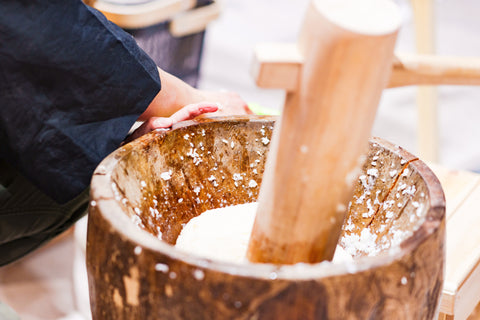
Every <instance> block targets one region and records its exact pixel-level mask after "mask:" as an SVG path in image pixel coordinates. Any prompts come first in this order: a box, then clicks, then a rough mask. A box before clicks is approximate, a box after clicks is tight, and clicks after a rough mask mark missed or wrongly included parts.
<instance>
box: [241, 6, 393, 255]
mask: <svg viewBox="0 0 480 320" xmlns="http://www.w3.org/2000/svg"><path fill="white" fill-rule="evenodd" d="M399 26H400V14H399V11H398V8H397V7H396V5H394V4H393V3H392V2H390V1H389V0H362V1H360V0H313V1H312V2H311V3H310V7H309V9H308V10H307V15H306V18H305V20H304V24H303V28H302V30H301V35H300V38H299V41H298V44H297V45H298V50H299V52H300V54H301V55H302V60H303V66H302V68H301V70H300V74H299V77H298V82H297V84H296V88H294V89H293V90H291V91H289V92H288V93H287V97H286V102H285V107H284V110H283V115H282V118H281V120H280V121H278V122H277V124H276V126H275V131H274V135H273V138H272V142H271V143H272V145H271V147H270V153H269V155H268V159H267V165H266V169H265V172H264V175H263V182H262V186H261V191H260V195H259V208H258V211H257V216H256V220H255V223H254V227H253V231H252V235H251V238H250V243H249V248H248V254H247V256H248V258H249V260H250V261H252V262H268V263H276V264H293V263H297V262H308V263H315V262H319V261H322V260H331V259H332V257H333V254H334V251H335V247H336V244H337V241H338V238H339V236H340V231H341V225H342V223H343V220H344V216H345V213H346V210H347V204H348V200H350V198H351V194H352V185H353V182H354V180H355V178H357V174H358V173H359V169H360V166H361V165H362V159H363V154H364V151H365V150H366V147H367V141H368V138H369V136H370V131H371V127H372V124H373V121H374V118H375V112H376V109H377V106H378V102H379V99H380V96H381V93H382V90H383V89H384V88H385V87H386V85H387V83H388V80H389V77H390V72H391V65H392V61H393V56H394V55H393V50H394V46H395V41H396V36H397V32H398V28H399Z"/></svg>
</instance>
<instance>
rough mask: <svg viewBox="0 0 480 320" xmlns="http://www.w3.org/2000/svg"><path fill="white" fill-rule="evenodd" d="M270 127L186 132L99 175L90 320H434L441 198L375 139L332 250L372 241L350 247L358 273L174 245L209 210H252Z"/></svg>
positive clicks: (393, 149)
mask: <svg viewBox="0 0 480 320" xmlns="http://www.w3.org/2000/svg"><path fill="white" fill-rule="evenodd" d="M273 125H274V119H273V118H266V117H258V116H251V117H234V118H218V119H203V120H201V121H200V122H193V121H191V122H186V123H182V124H180V125H178V126H176V127H175V128H174V129H173V130H172V131H169V132H152V133H150V134H148V135H145V136H143V137H141V138H140V139H138V140H136V141H134V142H132V143H130V144H128V145H125V146H123V147H122V148H120V149H118V150H117V151H115V152H114V153H113V154H111V155H110V156H108V157H107V158H106V159H105V160H104V161H103V162H102V163H101V164H100V165H99V166H98V168H97V169H96V171H95V173H94V176H93V179H92V184H91V205H90V212H89V225H88V240H87V269H88V278H89V286H90V300H91V307H92V315H93V319H94V320H100V319H101V320H108V319H115V320H122V319H125V320H131V319H140V320H143V319H433V318H434V317H435V316H436V315H437V311H438V302H439V298H440V295H441V288H442V283H443V268H444V235H445V221H444V214H445V200H444V196H443V192H442V189H441V186H440V184H439V182H438V180H437V178H436V177H435V176H434V175H433V173H432V172H431V171H430V169H429V168H428V167H427V166H426V165H425V164H424V163H423V162H422V161H420V160H418V159H417V158H415V157H414V156H412V155H411V154H409V153H408V152H406V151H405V150H403V149H402V148H400V147H398V146H394V145H392V144H390V143H388V142H386V141H383V140H381V139H372V140H371V141H370V145H369V152H368V156H367V161H366V164H365V166H364V167H363V169H362V171H363V174H362V175H361V176H360V179H359V180H358V181H357V182H356V184H355V190H354V197H353V198H352V202H351V206H350V208H349V211H348V214H347V218H346V223H345V224H344V227H343V234H342V237H341V239H340V244H341V245H342V244H346V243H348V242H350V241H351V240H352V239H354V238H355V237H357V236H358V237H359V238H362V239H363V240H369V239H370V241H361V242H358V241H357V242H356V243H363V244H364V247H363V248H361V247H359V246H357V249H358V250H355V257H356V258H355V260H354V262H345V263H341V264H332V263H330V262H323V263H319V264H298V265H284V266H275V265H272V264H245V265H238V264H231V263H222V262H217V261H211V260H208V259H204V258H201V257H197V256H194V255H188V254H186V253H184V252H182V251H180V250H178V249H175V248H174V247H173V246H172V245H173V244H174V243H175V241H176V238H177V236H178V234H179V232H180V231H181V229H182V226H183V225H184V224H185V223H187V222H188V221H189V220H190V219H191V218H193V217H195V216H197V215H199V214H200V213H202V212H203V211H205V210H207V209H212V208H218V207H223V206H227V205H234V204H240V203H245V202H252V201H255V200H256V199H257V196H258V191H259V190H258V189H259V187H258V186H259V185H260V184H261V180H262V174H263V170H264V165H265V159H266V153H267V151H268V148H269V139H270V137H271V132H272V128H273ZM252 181H254V182H255V183H253V182H252ZM326 223H328V222H326ZM372 235H375V236H376V238H375V236H372ZM372 239H373V240H372ZM347 250H352V248H350V249H348V248H347ZM369 253H370V254H372V256H368V254H369Z"/></svg>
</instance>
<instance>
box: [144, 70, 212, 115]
mask: <svg viewBox="0 0 480 320" xmlns="http://www.w3.org/2000/svg"><path fill="white" fill-rule="evenodd" d="M158 72H159V75H160V80H161V83H162V89H161V90H160V92H159V93H158V94H157V96H156V97H155V98H154V99H153V100H152V102H151V103H150V105H149V106H148V108H147V110H145V112H144V113H143V114H142V115H141V116H140V117H139V120H142V121H143V120H147V119H149V118H151V117H169V116H171V115H172V114H174V113H175V112H177V111H178V110H180V109H181V108H182V107H184V106H186V105H188V104H192V103H199V102H202V101H204V100H205V96H204V94H203V92H202V91H200V90H198V89H195V88H194V87H192V86H190V85H189V84H187V83H185V82H183V81H182V80H180V79H178V78H177V77H175V76H173V75H171V74H169V73H167V72H165V71H163V70H162V69H160V68H158Z"/></svg>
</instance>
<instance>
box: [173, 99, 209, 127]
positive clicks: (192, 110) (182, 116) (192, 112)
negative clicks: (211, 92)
mask: <svg viewBox="0 0 480 320" xmlns="http://www.w3.org/2000/svg"><path fill="white" fill-rule="evenodd" d="M217 110H218V105H217V104H214V103H209V102H202V103H194V104H189V105H187V106H185V107H183V108H182V109H180V110H178V111H177V112H175V113H174V114H173V115H171V116H170V118H169V119H171V120H172V122H173V123H177V122H180V121H186V120H191V119H193V118H195V117H198V116H199V115H202V114H204V113H209V112H215V111H217Z"/></svg>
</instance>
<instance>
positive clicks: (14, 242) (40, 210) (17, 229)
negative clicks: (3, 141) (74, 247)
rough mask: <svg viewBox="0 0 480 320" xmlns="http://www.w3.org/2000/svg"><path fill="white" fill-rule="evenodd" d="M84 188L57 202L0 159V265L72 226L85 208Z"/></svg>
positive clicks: (23, 254) (85, 195)
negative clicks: (72, 196) (65, 199)
mask: <svg viewBox="0 0 480 320" xmlns="http://www.w3.org/2000/svg"><path fill="white" fill-rule="evenodd" d="M88 191H89V190H88V188H87V189H86V190H85V191H83V192H82V193H81V194H80V195H78V196H77V197H75V198H74V199H73V200H70V201H69V202H67V203H66V204H63V205H60V204H58V203H56V202H55V201H53V200H52V199H51V198H50V197H48V196H47V195H45V194H44V193H43V192H41V191H40V190H38V188H36V187H35V186H34V185H33V184H32V183H31V182H29V181H28V180H27V179H26V178H24V177H23V176H22V175H21V174H20V173H19V172H18V171H17V170H16V169H15V168H13V167H12V166H10V165H9V164H8V163H6V162H5V161H4V160H1V159H0V266H3V265H5V264H8V263H10V262H12V261H15V260H17V259H19V258H21V257H23V256H25V255H26V254H27V253H29V252H31V251H33V250H34V249H37V248H38V247H40V246H41V245H43V244H45V243H46V242H47V241H48V240H51V239H53V238H54V237H55V236H57V235H58V234H60V233H62V232H63V231H65V230H66V229H68V228H69V227H70V226H72V224H73V223H75V221H77V220H78V219H80V218H81V217H82V216H83V215H84V214H86V212H87V206H88Z"/></svg>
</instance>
